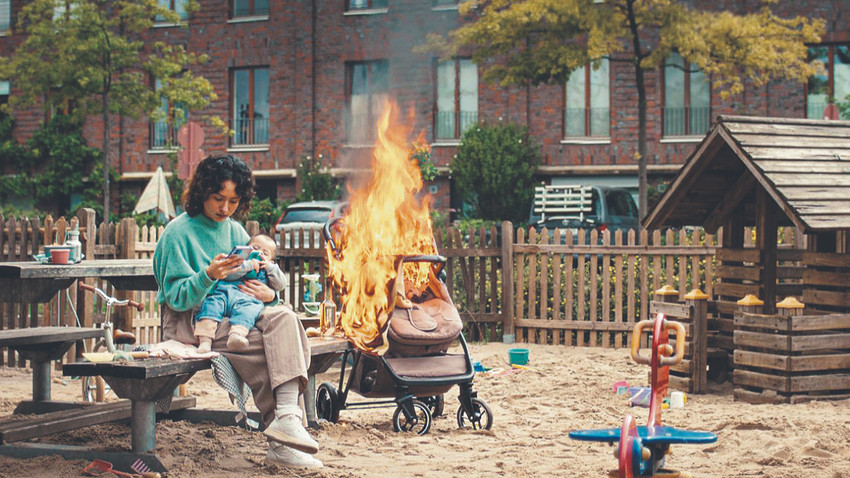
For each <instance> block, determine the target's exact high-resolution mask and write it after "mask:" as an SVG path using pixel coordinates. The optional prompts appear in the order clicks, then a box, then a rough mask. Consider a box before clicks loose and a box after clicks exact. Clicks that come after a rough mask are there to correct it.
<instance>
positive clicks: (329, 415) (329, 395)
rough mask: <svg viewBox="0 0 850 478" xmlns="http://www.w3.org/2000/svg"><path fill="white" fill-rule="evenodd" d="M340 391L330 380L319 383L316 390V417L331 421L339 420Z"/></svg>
mask: <svg viewBox="0 0 850 478" xmlns="http://www.w3.org/2000/svg"><path fill="white" fill-rule="evenodd" d="M340 408H341V407H340V403H339V393H337V391H336V387H335V386H334V385H333V384H332V383H329V382H324V383H322V384H321V385H319V389H318V390H316V417H317V418H319V419H322V420H327V421H329V422H331V423H336V422H338V421H339V410H340Z"/></svg>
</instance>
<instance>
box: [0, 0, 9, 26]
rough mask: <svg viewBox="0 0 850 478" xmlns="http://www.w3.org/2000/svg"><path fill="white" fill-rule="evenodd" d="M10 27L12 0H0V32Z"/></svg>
mask: <svg viewBox="0 0 850 478" xmlns="http://www.w3.org/2000/svg"><path fill="white" fill-rule="evenodd" d="M11 29H12V0H0V33H6V32H9V31H11Z"/></svg>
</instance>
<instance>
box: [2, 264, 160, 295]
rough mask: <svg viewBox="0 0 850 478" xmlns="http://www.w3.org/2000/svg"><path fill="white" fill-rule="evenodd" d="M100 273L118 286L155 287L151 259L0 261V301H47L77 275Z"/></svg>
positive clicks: (117, 287) (120, 287)
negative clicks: (44, 261) (48, 262)
mask: <svg viewBox="0 0 850 478" xmlns="http://www.w3.org/2000/svg"><path fill="white" fill-rule="evenodd" d="M87 277H99V278H103V279H106V280H107V281H109V283H110V284H112V285H113V286H114V287H115V288H116V289H118V290H156V289H157V285H156V279H154V276H153V263H152V262H151V260H150V259H93V260H83V261H82V262H79V263H77V264H41V263H38V262H35V261H31V262H0V302H28V303H32V302H48V301H49V300H50V299H52V298H53V297H54V296H55V295H56V293H57V292H59V291H60V290H62V289H66V288H68V287H69V286H70V285H71V284H73V283H74V281H75V280H77V279H84V278H87Z"/></svg>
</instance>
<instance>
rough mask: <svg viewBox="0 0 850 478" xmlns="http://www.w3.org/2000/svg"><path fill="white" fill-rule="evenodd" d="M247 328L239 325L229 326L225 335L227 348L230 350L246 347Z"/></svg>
mask: <svg viewBox="0 0 850 478" xmlns="http://www.w3.org/2000/svg"><path fill="white" fill-rule="evenodd" d="M247 335H248V329H247V328H245V327H242V326H241V325H232V326H230V334H229V335H228V336H227V348H228V349H230V350H242V349H244V348H246V347H248V338H247Z"/></svg>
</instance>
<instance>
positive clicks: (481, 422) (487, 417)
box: [457, 398, 493, 430]
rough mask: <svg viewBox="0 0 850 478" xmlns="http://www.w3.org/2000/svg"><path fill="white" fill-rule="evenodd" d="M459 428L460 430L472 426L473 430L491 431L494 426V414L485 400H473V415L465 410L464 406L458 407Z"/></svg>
mask: <svg viewBox="0 0 850 478" xmlns="http://www.w3.org/2000/svg"><path fill="white" fill-rule="evenodd" d="M457 426H458V427H459V428H465V427H467V426H471V427H472V429H473V430H489V429H490V427H492V426H493V412H491V411H490V407H488V406H487V403H486V402H485V401H484V400H481V399H480V398H473V399H472V414H471V415H470V414H468V413H467V412H466V410H464V409H463V405H461V406H460V407H458V409H457Z"/></svg>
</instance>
